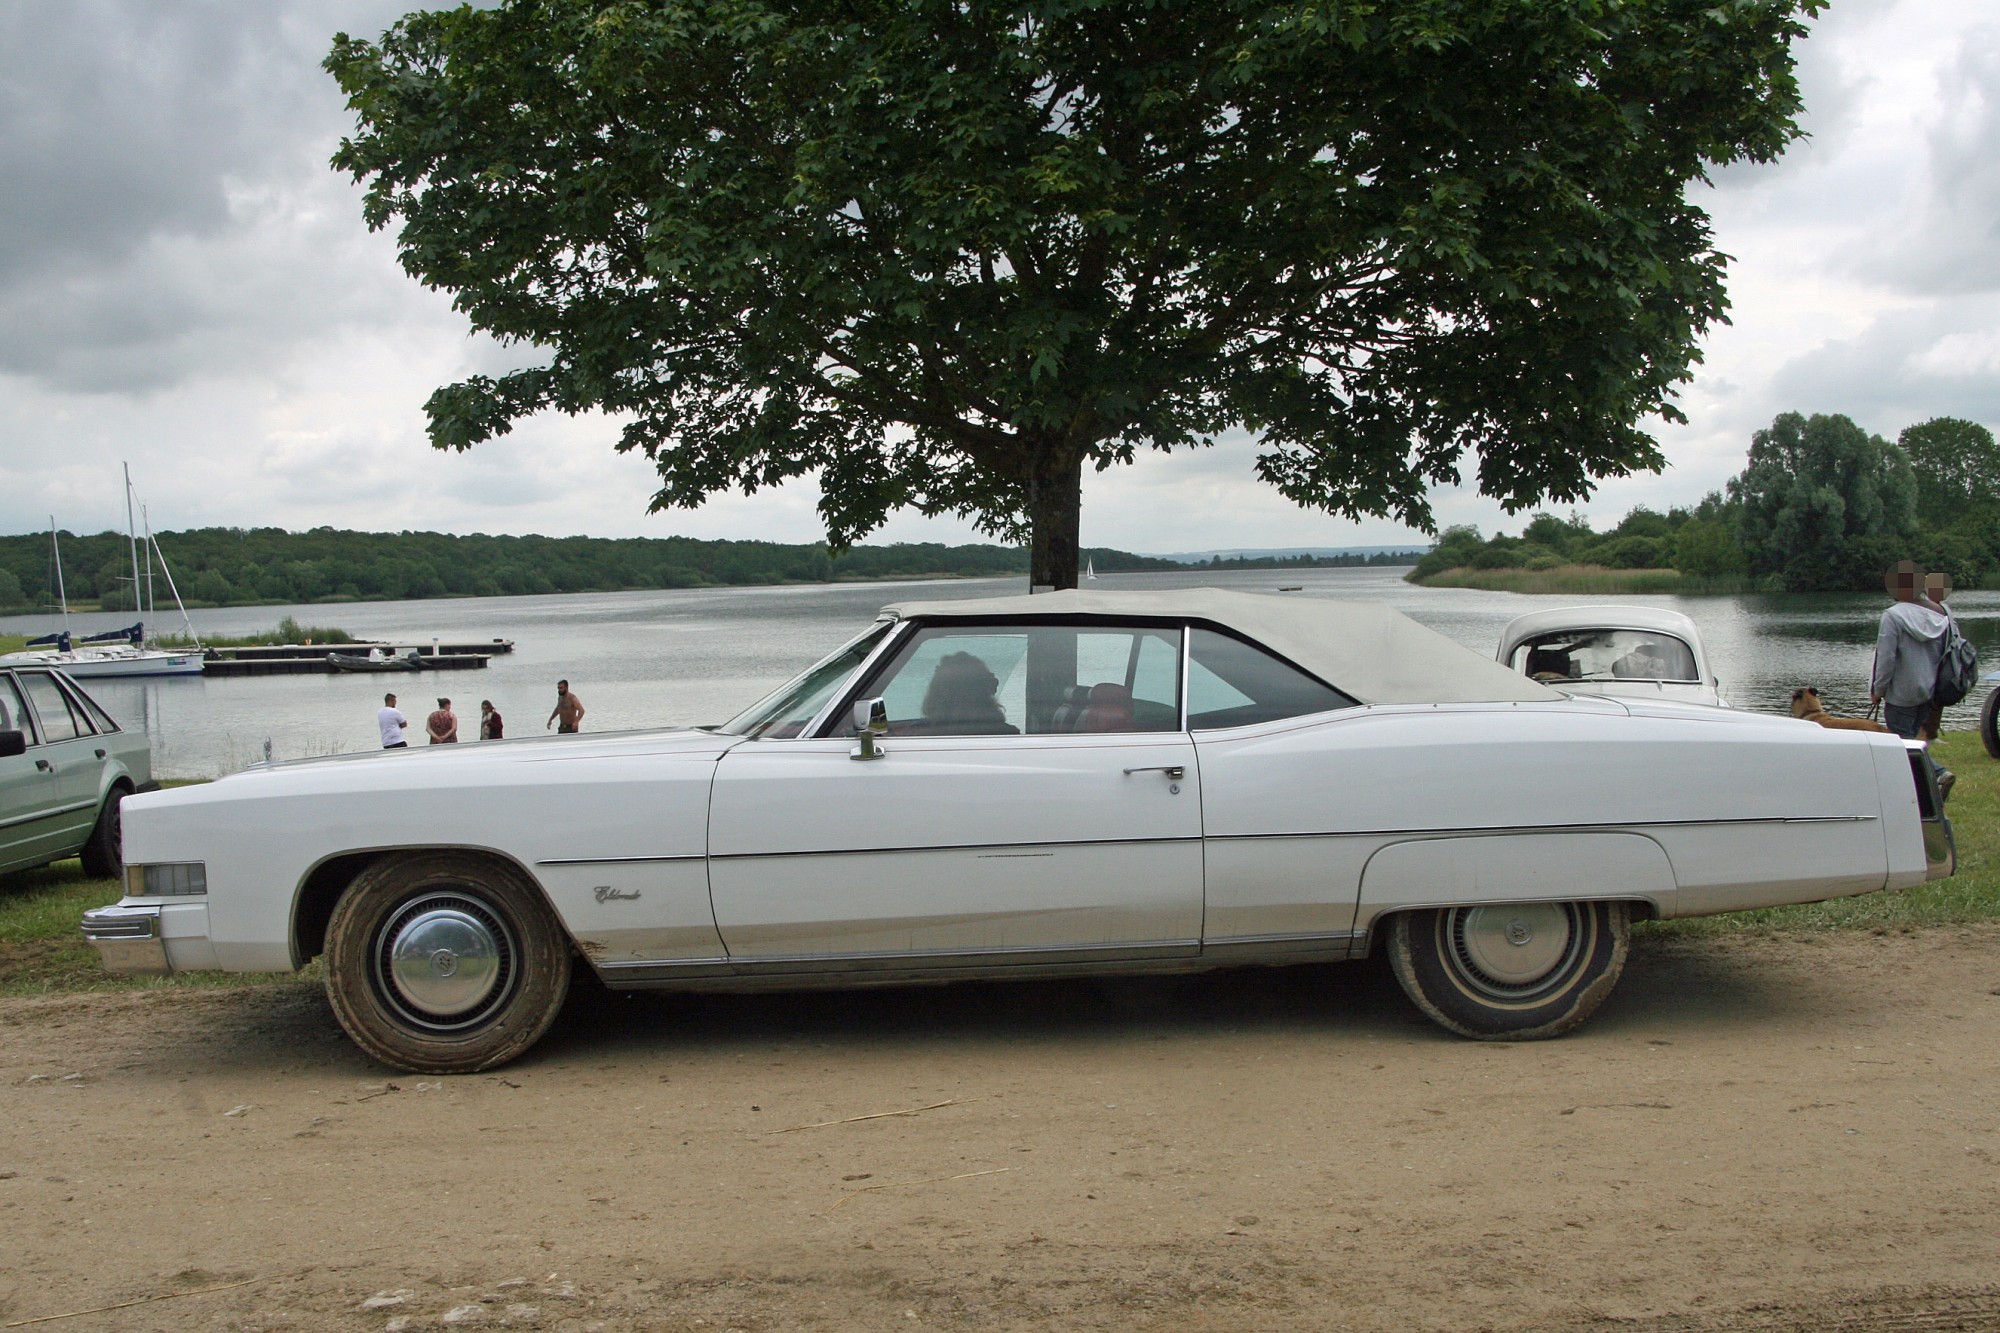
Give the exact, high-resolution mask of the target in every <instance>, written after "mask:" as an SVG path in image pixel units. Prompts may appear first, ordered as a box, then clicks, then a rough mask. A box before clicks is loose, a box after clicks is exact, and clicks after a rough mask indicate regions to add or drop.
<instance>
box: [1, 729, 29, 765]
mask: <svg viewBox="0 0 2000 1333" xmlns="http://www.w3.org/2000/svg"><path fill="white" fill-rule="evenodd" d="M27 752H28V733H27V732H25V731H0V759H9V758H12V757H13V756H15V755H17V754H26V753H27Z"/></svg>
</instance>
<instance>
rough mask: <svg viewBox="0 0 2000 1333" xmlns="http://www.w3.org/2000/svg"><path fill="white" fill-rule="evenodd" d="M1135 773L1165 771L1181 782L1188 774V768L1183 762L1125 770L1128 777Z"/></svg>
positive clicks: (1170, 776)
mask: <svg viewBox="0 0 2000 1333" xmlns="http://www.w3.org/2000/svg"><path fill="white" fill-rule="evenodd" d="M1134 773H1165V774H1166V775H1167V776H1168V777H1169V778H1172V779H1173V780H1174V781H1175V782H1179V781H1180V780H1181V779H1182V778H1183V777H1185V776H1187V768H1186V766H1185V765H1182V764H1154V765H1152V766H1151V767H1150V768H1128V769H1126V770H1125V776H1126V777H1128V778H1129V777H1131V776H1132V775H1133V774H1134Z"/></svg>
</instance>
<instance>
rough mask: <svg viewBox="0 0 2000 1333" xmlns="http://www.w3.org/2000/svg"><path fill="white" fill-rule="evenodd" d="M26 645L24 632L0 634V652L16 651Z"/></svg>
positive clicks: (26, 639)
mask: <svg viewBox="0 0 2000 1333" xmlns="http://www.w3.org/2000/svg"><path fill="white" fill-rule="evenodd" d="M27 646H28V636H27V635H25V634H0V653H18V652H20V651H21V650H22V649H23V648H26V647H27Z"/></svg>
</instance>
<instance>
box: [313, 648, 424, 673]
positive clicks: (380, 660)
mask: <svg viewBox="0 0 2000 1333" xmlns="http://www.w3.org/2000/svg"><path fill="white" fill-rule="evenodd" d="M326 664H327V665H328V666H330V667H332V668H333V669H334V670H335V671H421V670H423V667H424V663H423V659H422V658H421V657H420V656H418V654H417V650H416V649H414V648H412V649H410V651H409V652H408V653H406V654H404V655H403V656H402V657H393V656H390V655H388V654H386V653H384V652H383V651H382V650H381V649H380V648H370V649H369V650H368V652H367V654H366V655H365V656H364V655H361V654H357V653H328V654H327V655H326Z"/></svg>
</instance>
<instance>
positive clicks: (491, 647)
mask: <svg viewBox="0 0 2000 1333" xmlns="http://www.w3.org/2000/svg"><path fill="white" fill-rule="evenodd" d="M377 648H379V649H380V650H381V651H382V655H383V656H384V657H407V656H408V655H409V654H410V653H412V652H414V653H416V654H417V661H418V662H419V664H420V665H419V668H418V669H419V670H420V671H472V670H476V669H478V668H480V667H483V666H485V665H486V663H487V661H488V660H489V659H491V658H494V657H498V656H501V655H503V654H506V653H511V652H513V651H514V641H513V640H512V639H490V640H488V641H486V642H484V643H328V644H317V643H280V644H270V645H267V646H259V647H252V648H211V649H210V650H209V651H208V655H207V656H206V657H204V658H203V659H202V664H201V674H202V675H204V676H325V675H331V674H333V673H334V671H335V670H336V669H337V668H335V667H334V665H333V664H332V663H331V662H329V661H327V660H326V659H327V654H328V653H340V654H342V655H343V656H352V657H365V656H367V654H368V652H369V650H370V649H377ZM363 674H368V675H383V676H406V675H410V674H412V673H410V672H408V671H381V672H368V673H363Z"/></svg>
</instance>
